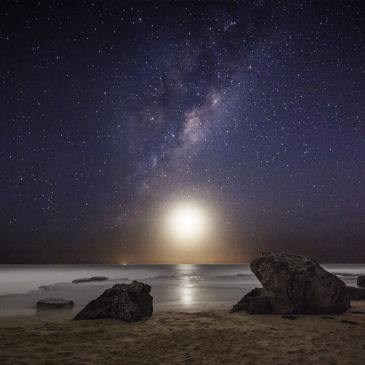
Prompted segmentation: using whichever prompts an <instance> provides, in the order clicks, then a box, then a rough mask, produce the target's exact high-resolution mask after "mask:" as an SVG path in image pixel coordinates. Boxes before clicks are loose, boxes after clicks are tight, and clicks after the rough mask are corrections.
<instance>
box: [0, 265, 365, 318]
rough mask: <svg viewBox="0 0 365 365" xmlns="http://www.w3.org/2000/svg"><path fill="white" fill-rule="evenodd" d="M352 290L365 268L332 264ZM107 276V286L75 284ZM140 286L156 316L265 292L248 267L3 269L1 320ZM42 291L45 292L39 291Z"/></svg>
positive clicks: (229, 302)
mask: <svg viewBox="0 0 365 365" xmlns="http://www.w3.org/2000/svg"><path fill="white" fill-rule="evenodd" d="M323 266H324V268H325V269H326V270H328V271H330V272H332V273H334V274H336V275H338V276H339V277H340V278H341V279H342V280H343V281H345V282H346V283H347V284H348V285H355V286H356V278H357V276H358V275H365V264H343V265H342V264H327V265H323ZM91 276H106V277H108V278H109V280H108V281H103V282H92V283H83V284H74V283H72V280H74V279H79V278H85V277H91ZM132 280H140V281H143V282H146V283H148V284H150V285H151V286H152V293H151V294H152V296H153V297H154V308H155V310H166V309H170V310H201V309H204V308H209V307H213V306H214V307H217V306H222V307H227V308H228V307H230V306H231V305H232V304H234V303H235V302H237V301H238V300H239V299H240V298H241V297H242V296H243V295H244V294H246V293H247V292H248V291H249V290H251V289H252V288H254V287H256V286H260V284H259V282H258V280H257V279H256V277H255V276H254V275H253V274H252V272H251V270H250V267H249V265H244V264H241V265H127V266H122V265H0V316H9V315H32V314H35V313H36V311H35V304H36V302H37V300H39V299H42V298H48V297H52V298H64V299H72V300H73V301H74V302H75V309H74V311H75V312H76V311H78V310H79V309H80V308H82V307H83V306H84V305H86V304H87V303H88V302H89V301H90V300H92V299H95V298H96V297H97V296H98V295H100V294H101V293H102V292H103V291H104V290H106V289H107V288H110V287H111V286H112V285H114V284H115V283H128V282H130V281H132ZM40 286H43V288H39V287H40Z"/></svg>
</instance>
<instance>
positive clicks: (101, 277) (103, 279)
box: [72, 276, 109, 284]
mask: <svg viewBox="0 0 365 365" xmlns="http://www.w3.org/2000/svg"><path fill="white" fill-rule="evenodd" d="M106 280H109V278H107V277H106V276H92V277H91V278H83V279H75V280H72V282H73V283H75V284H80V283H89V282H90V281H106Z"/></svg>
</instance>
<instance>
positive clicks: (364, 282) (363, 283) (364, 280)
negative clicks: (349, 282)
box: [357, 275, 365, 288]
mask: <svg viewBox="0 0 365 365" xmlns="http://www.w3.org/2000/svg"><path fill="white" fill-rule="evenodd" d="M357 286H359V287H360V288H365V275H361V276H358V277H357Z"/></svg>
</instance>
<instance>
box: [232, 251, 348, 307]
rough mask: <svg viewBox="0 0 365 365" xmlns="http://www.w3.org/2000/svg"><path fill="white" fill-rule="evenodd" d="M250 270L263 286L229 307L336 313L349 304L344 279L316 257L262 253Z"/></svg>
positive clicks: (253, 262)
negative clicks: (325, 267) (320, 262)
mask: <svg viewBox="0 0 365 365" xmlns="http://www.w3.org/2000/svg"><path fill="white" fill-rule="evenodd" d="M251 270H252V271H253V273H254V274H255V275H256V276H257V278H258V279H259V280H260V282H261V284H262V286H263V288H257V289H254V291H251V292H250V293H249V294H247V295H246V296H245V297H243V298H242V299H241V300H240V301H239V302H238V303H237V304H236V306H234V307H233V309H232V311H234V309H235V308H236V309H237V308H242V309H238V310H246V311H247V312H249V313H278V314H339V313H343V312H345V311H346V310H347V309H348V308H349V307H350V295H349V293H348V291H347V289H346V286H345V284H344V282H342V281H341V280H340V279H339V278H338V277H337V276H335V275H333V274H331V273H329V272H327V271H326V270H324V269H323V268H322V267H321V266H320V265H319V264H318V263H317V262H316V261H314V260H313V259H311V258H308V257H303V256H295V255H290V254H271V253H264V254H263V255H262V256H261V257H260V258H258V259H256V260H254V261H252V263H251Z"/></svg>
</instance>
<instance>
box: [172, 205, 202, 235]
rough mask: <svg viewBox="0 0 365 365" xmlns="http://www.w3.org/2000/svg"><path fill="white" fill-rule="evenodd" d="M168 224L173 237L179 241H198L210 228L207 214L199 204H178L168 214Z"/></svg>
mask: <svg viewBox="0 0 365 365" xmlns="http://www.w3.org/2000/svg"><path fill="white" fill-rule="evenodd" d="M167 223H168V224H167V226H168V230H169V233H170V235H171V237H173V238H175V239H176V240H178V241H183V242H188V241H196V240H198V239H200V238H202V237H203V236H204V234H205V233H206V231H207V228H208V219H207V215H206V213H205V212H204V210H203V209H202V208H200V207H199V206H197V205H194V204H189V203H184V204H179V205H177V206H176V207H175V208H174V209H173V210H172V211H171V212H170V213H169V215H168V219H167Z"/></svg>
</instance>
